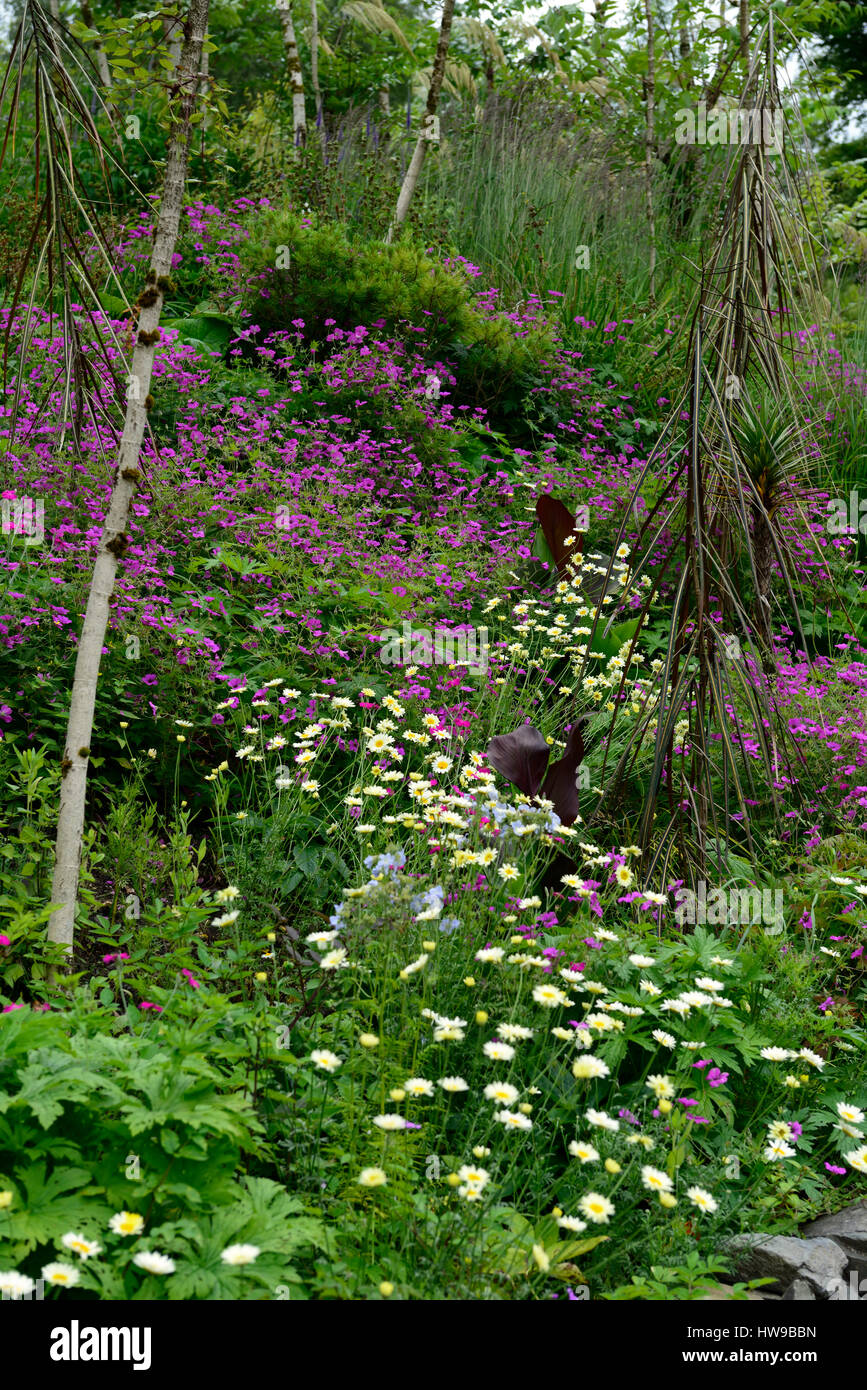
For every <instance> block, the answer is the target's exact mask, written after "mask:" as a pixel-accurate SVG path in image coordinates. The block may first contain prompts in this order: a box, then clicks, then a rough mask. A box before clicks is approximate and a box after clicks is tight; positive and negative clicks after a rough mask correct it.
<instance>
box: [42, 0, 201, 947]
mask: <svg viewBox="0 0 867 1390" xmlns="http://www.w3.org/2000/svg"><path fill="white" fill-rule="evenodd" d="M208 6H209V0H190V6H189V10H188V12H187V16H186V19H185V20H184V24H183V43H182V45H181V52H180V58H179V60H178V65H177V68H176V69H175V74H174V82H173V88H172V94H173V105H174V113H173V119H172V125H171V129H170V133H169V141H168V151H167V159H166V169H165V176H164V182H163V190H162V197H161V200H160V206H159V214H158V218H157V227H156V233H155V236H154V243H153V254H152V256H151V267H150V270H149V271H148V274H147V284H146V285H145V287H144V290H143V291H142V293H141V295H140V296H139V299H138V306H139V310H140V312H139V318H138V331H137V334H136V342H135V347H134V349H133V355H132V362H131V364H130V371H129V376H128V378H127V384H128V391H127V402H126V413H125V417H124V425H123V434H122V436H121V441H120V447H119V452H118V460H117V473H116V478H115V482H114V486H113V489H112V493H111V498H110V500H109V505H108V512H107V514H106V517H105V522H104V525H103V529H102V534H101V536H100V538H99V545H98V548H97V554H96V560H95V562H94V567H93V577H92V579H91V584H90V591H89V593H88V598H87V607H86V611H85V615H84V624H83V626H82V629H81V636H80V638H79V642H78V653H77V657H76V662H75V675H74V677H73V682H72V692H71V697H70V705H69V723H68V725H67V731H66V742H65V749H64V757H63V764H62V771H63V776H62V779H61V786H60V809H59V814H58V821H57V845H56V851H55V865H54V875H53V879H52V887H51V900H52V903H55V904H57V910H56V912H54V913H53V914H52V917H51V920H50V922H49V926H48V940H49V941H52V942H56V943H58V944H60V945H62V946H64V947H65V948H66V950H67V952H70V953H71V951H72V944H73V936H74V922H75V905H76V899H77V896H78V879H79V867H80V859H81V846H82V838H83V834H84V821H85V804H86V797H87V765H88V757H89V749H90V741H91V732H92V729H93V716H94V708H95V704H96V688H97V682H98V680H99V668H100V661H101V656H102V648H103V644H104V642H105V633H106V628H107V626H108V619H109V609H110V604H111V598H112V594H113V592H114V582H115V575H116V573H117V566H118V561H119V560H120V558H121V556H122V555H123V552H124V550H125V548H126V544H127V538H126V528H127V523H128V520H129V510H130V503H131V502H132V499H133V496H134V495H135V490H136V485H137V483H138V482H139V480H140V477H141V474H140V472H139V467H138V464H139V456H140V453H141V447H142V441H143V438H144V433H145V426H146V422H147V398H148V394H149V388H150V382H151V373H152V371H153V364H154V356H155V353H156V346H157V343H158V342H159V328H158V325H159V320H160V313H161V311H162V306H163V301H164V299H165V297H166V295H167V293H168V290H169V288H170V282H171V270H172V257H173V255H174V250H175V245H176V243H177V239H178V227H179V224H180V216H181V208H182V206H183V198H184V187H185V184H186V178H187V161H188V154H189V145H190V135H191V130H192V117H193V114H194V111H195V108H196V105H197V102H198V97H199V81H200V67H201V59H202V44H203V42H204V39H205V32H206V29H207V25H208Z"/></svg>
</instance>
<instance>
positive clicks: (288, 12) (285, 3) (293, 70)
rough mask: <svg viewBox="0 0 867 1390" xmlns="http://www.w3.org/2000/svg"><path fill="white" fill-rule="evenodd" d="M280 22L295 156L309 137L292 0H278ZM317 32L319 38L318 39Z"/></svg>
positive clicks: (302, 74)
mask: <svg viewBox="0 0 867 1390" xmlns="http://www.w3.org/2000/svg"><path fill="white" fill-rule="evenodd" d="M277 9H278V10H279V12H280V23H281V24H282V26H283V46H284V48H285V49H286V70H287V72H288V73H289V86H290V88H291V89H292V148H293V150H294V152H295V153H294V157H295V158H296V159H297V158H298V151H299V149H300V147H301V146H302V145H303V144H304V142H305V140H306V139H307V107H306V102H305V100H304V73H303V72H302V69H301V55H300V54H299V52H298V39H297V38H296V36H295V19H294V17H293V14H292V0H277ZM318 37H319V36H318V34H317V39H318Z"/></svg>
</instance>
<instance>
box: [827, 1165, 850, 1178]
mask: <svg viewBox="0 0 867 1390" xmlns="http://www.w3.org/2000/svg"><path fill="white" fill-rule="evenodd" d="M825 1167H826V1168H827V1169H828V1172H829V1173H836V1174H837V1175H838V1177H841V1178H842V1177H845V1174H846V1169H845V1168H837V1167H836V1166H835V1164H833V1163H826V1164H825Z"/></svg>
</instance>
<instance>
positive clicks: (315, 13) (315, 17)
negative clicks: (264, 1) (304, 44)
mask: <svg viewBox="0 0 867 1390" xmlns="http://www.w3.org/2000/svg"><path fill="white" fill-rule="evenodd" d="M310 80H311V83H312V85H313V102H314V105H315V107H316V128H317V130H318V131H319V140H320V143H321V145H322V156H323V158H324V157H325V147H326V142H327V136H326V134H325V111H324V110H323V107H322V88H321V87H320V86H319V7H318V5H317V4H316V0H310ZM386 94H387V91H386Z"/></svg>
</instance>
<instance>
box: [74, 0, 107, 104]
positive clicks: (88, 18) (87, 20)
mask: <svg viewBox="0 0 867 1390" xmlns="http://www.w3.org/2000/svg"><path fill="white" fill-rule="evenodd" d="M81 19H82V22H83V23H84V24H86V25H87V27H88V29H95V28H96V24H95V23H94V20H93V10H92V9H91V8H90V5H89V4H88V3H87V0H81ZM93 57H94V61H95V63H96V70H97V72H98V73H99V80H100V82H101V83H102V85H103V87H104V88H105V90H106V91H110V90H111V71H110V69H109V66H108V58H107V57H106V56H105V49H104V48H103V46H102V44H101V43H100V41H99V39H96V40H95V42H94V45H93Z"/></svg>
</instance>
